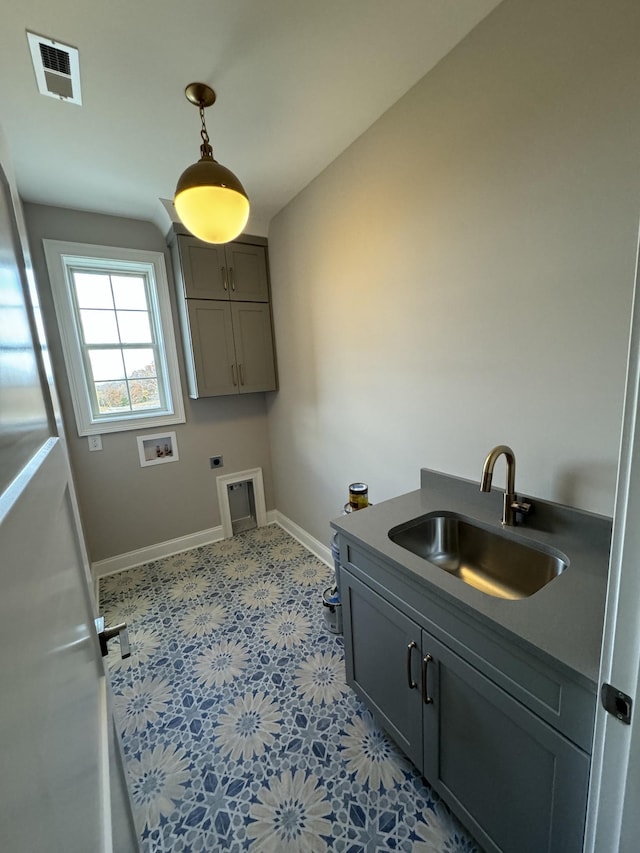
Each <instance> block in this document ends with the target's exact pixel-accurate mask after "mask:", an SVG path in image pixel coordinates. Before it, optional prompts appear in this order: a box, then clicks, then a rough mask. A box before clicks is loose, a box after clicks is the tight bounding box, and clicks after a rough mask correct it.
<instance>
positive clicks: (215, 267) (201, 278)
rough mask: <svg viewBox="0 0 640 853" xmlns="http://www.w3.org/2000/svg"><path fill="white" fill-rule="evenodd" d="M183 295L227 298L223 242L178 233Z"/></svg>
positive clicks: (194, 297)
mask: <svg viewBox="0 0 640 853" xmlns="http://www.w3.org/2000/svg"><path fill="white" fill-rule="evenodd" d="M178 250H179V252H180V263H181V266H182V280H183V282H184V291H185V292H184V296H185V297H187V299H228V298H229V278H228V271H227V264H226V259H225V252H224V246H217V245H213V244H209V243H202V242H201V241H200V240H197V239H196V238H195V237H183V236H180V237H178Z"/></svg>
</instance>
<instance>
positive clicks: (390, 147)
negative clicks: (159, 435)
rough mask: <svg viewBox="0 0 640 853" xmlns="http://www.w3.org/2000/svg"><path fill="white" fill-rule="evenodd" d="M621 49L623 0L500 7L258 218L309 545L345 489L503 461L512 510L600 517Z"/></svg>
mask: <svg viewBox="0 0 640 853" xmlns="http://www.w3.org/2000/svg"><path fill="white" fill-rule="evenodd" d="M638 33H640V3H638V2H637V0H611V2H606V3H605V2H602V0H536V2H531V0H504V2H503V3H502V4H501V5H500V6H499V7H498V8H497V9H496V10H495V11H494V12H493V13H492V14H491V15H490V16H489V17H488V18H486V19H485V20H484V21H483V22H482V23H481V24H480V25H479V26H478V27H477V28H476V29H475V30H474V31H473V32H472V33H471V34H470V35H469V36H468V37H467V38H466V39H465V40H464V41H463V42H462V43H461V44H460V45H459V46H458V47H457V48H455V49H454V50H453V51H452V53H450V54H449V55H448V56H447V57H445V59H444V60H443V61H442V62H441V63H440V64H439V65H438V66H437V67H436V68H435V69H434V70H433V71H432V72H431V73H429V74H428V75H427V76H426V77H425V78H424V79H423V80H422V81H421V82H420V83H419V84H418V85H416V86H415V87H414V88H413V89H412V90H411V91H410V92H409V93H408V94H407V95H406V96H405V97H404V98H402V99H401V100H400V101H399V102H398V103H397V104H395V105H394V106H393V107H392V108H391V109H390V110H389V111H388V112H387V113H386V114H385V115H384V116H382V118H381V119H380V120H379V121H377V122H376V123H375V124H374V125H373V126H372V127H371V128H370V129H369V130H368V131H367V132H366V133H365V134H364V135H363V136H362V137H360V139H358V140H357V141H356V142H355V143H354V144H353V145H352V146H351V147H350V148H349V149H348V150H347V151H346V152H345V153H344V154H343V155H342V156H341V157H339V158H338V159H337V160H336V161H334V163H332V164H331V166H329V167H328V168H327V169H326V170H325V172H324V173H322V174H321V175H320V176H319V177H318V178H317V179H316V180H315V181H314V182H313V183H312V184H310V185H309V186H308V187H307V188H306V189H305V190H304V191H303V192H302V193H301V194H300V195H299V196H298V197H297V198H296V199H294V201H293V202H291V203H290V204H289V205H288V206H287V207H286V208H285V209H284V210H283V211H282V212H281V213H280V214H279V215H278V216H277V217H276V218H275V219H274V220H273V222H272V224H271V228H270V232H269V245H270V258H271V272H272V282H273V298H274V305H275V328H276V338H277V341H278V358H279V374H280V389H281V390H280V392H279V394H277V395H272V396H271V397H270V398H269V403H268V407H269V431H270V438H271V449H272V463H273V469H274V477H275V481H274V482H275V503H276V506H277V508H278V509H279V510H280V511H282V512H283V513H285V515H287V516H289V517H290V518H292V519H293V520H294V521H296V522H297V523H298V524H300V525H301V526H302V527H303V528H305V529H307V530H308V531H309V532H311V533H312V534H313V535H314V536H316V537H317V538H319V539H321V540H323V541H326V540H327V538H328V536H329V529H328V519H329V518H330V517H332V516H334V515H337V514H338V512H339V510H340V508H341V506H342V504H343V503H344V502H345V500H346V497H347V485H348V483H349V482H351V481H353V480H364V481H365V482H368V483H369V484H370V498H371V500H372V501H373V502H379V501H381V500H382V499H385V498H387V497H391V496H393V495H396V494H399V493H402V492H405V491H408V490H410V489H413V488H417V486H418V482H419V480H418V474H419V468H420V466H427V467H432V468H435V469H439V470H441V471H446V472H450V473H453V474H457V475H460V476H464V477H468V478H472V479H475V480H479V477H480V471H481V466H482V462H483V460H484V457H485V455H486V453H487V452H488V450H489V449H490V448H491V447H492V446H493V445H495V444H498V443H503V442H504V443H507V444H510V445H511V446H512V447H513V448H514V449H515V451H516V455H517V459H518V472H517V477H516V487H517V488H518V489H519V490H520V491H521V492H525V493H529V494H530V495H539V496H541V497H545V498H549V499H551V500H558V501H561V502H563V503H568V504H572V505H575V506H578V507H582V508H586V509H590V510H593V511H596V512H601V513H606V514H610V513H611V512H612V510H613V498H614V488H615V477H616V466H617V459H618V446H619V434H620V425H621V415H622V404H623V392H624V380H625V365H626V353H627V342H628V330H629V321H630V309H631V299H632V286H633V279H634V262H635V250H636V237H637V228H638V215H639V213H640V110H639V109H638V104H639V103H640V51H639V50H638V45H637V35H638ZM500 467H501V470H499V471H498V470H496V475H495V477H494V482H495V483H496V485H499V486H502V485H503V483H504V481H503V476H504V474H503V468H502V463H500Z"/></svg>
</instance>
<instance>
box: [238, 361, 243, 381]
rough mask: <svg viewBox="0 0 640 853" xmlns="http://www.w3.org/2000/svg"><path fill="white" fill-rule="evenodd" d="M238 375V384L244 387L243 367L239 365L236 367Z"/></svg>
mask: <svg viewBox="0 0 640 853" xmlns="http://www.w3.org/2000/svg"><path fill="white" fill-rule="evenodd" d="M238 374H239V376H240V384H241V385H244V367H243V366H242V365H241V364H239V365H238Z"/></svg>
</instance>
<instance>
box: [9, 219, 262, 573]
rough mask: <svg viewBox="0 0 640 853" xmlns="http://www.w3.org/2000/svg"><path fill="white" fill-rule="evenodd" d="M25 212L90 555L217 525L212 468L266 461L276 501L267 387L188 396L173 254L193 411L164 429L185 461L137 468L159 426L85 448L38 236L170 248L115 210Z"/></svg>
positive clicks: (187, 402) (256, 464)
mask: <svg viewBox="0 0 640 853" xmlns="http://www.w3.org/2000/svg"><path fill="white" fill-rule="evenodd" d="M25 218H26V222H27V230H28V232H29V241H30V246H31V251H32V260H33V265H34V269H35V273H36V278H37V281H38V285H39V289H40V292H41V298H42V307H43V313H44V317H45V324H46V328H47V334H48V337H49V341H50V344H51V350H52V360H53V363H54V370H55V374H56V380H57V384H58V388H59V391H60V397H61V403H62V409H63V413H64V419H65V423H66V428H67V434H68V442H69V454H70V457H71V464H72V467H73V473H74V478H75V481H76V486H77V490H78V498H79V503H80V508H81V514H82V521H83V525H84V528H85V536H86V539H87V545H88V548H89V553H90V557H91V559H92V560H93V561H96V560H103V559H106V558H107V557H112V556H116V555H119V554H123V553H126V552H127V551H132V550H134V549H137V548H143V547H145V546H148V545H154V544H156V543H159V542H164V541H166V540H168V539H174V538H176V537H179V536H185V535H187V534H189V533H195V532H198V531H200V530H206V529H208V528H210V527H215V526H216V525H218V524H220V511H219V507H218V498H217V492H216V480H215V478H216V474H220V473H222V474H231V473H233V472H235V471H242V470H244V469H246V468H255V467H261V468H262V471H263V477H264V485H265V499H266V504H267V508H268V509H271V508H272V507H273V499H272V494H273V492H272V478H271V465H270V452H269V445H268V435H267V422H266V410H265V400H264V395H262V394H249V395H247V396H245V397H237V398H236V397H218V398H211V399H202V400H190V399H189V398H188V397H187V396H186V382H185V380H184V363H183V359H182V347H181V342H180V332H179V328H178V325H177V315H176V311H175V296H174V294H175V289H174V284H173V277H172V273H171V264H170V260H169V256H168V255H167V257H166V266H167V275H168V278H169V285H170V290H171V292H172V308H173V317H174V329H175V335H176V340H177V345H178V356H179V359H180V372H181V378H182V381H183V390H184V394H185V407H186V417H187V422H186V423H185V424H176V425H175V426H171V427H168V429H171V430H175V432H176V438H177V442H178V449H179V455H180V459H179V461H177V462H172V463H171V464H167V465H157V466H151V467H148V468H141V467H140V465H139V459H138V448H137V442H136V436H137V435H145V434H153V433H154V432H159V431H160V430H158V429H148V430H134V431H131V432H120V433H108V434H106V435H103V436H102V446H103V450H102V451H96V452H91V453H90V452H89V447H88V442H87V439H86V437H85V438H80V437H79V436H78V434H77V431H76V427H75V418H74V415H73V408H72V404H71V398H70V395H69V385H68V381H67V378H66V375H65V372H64V362H63V360H62V351H61V347H60V337H59V334H58V330H57V325H56V322H55V314H54V309H53V302H52V297H51V290H50V285H49V279H48V275H47V268H46V264H45V260H44V253H43V249H42V240H43V239H44V238H48V239H52V240H72V241H77V242H80V243H95V244H101V245H107V246H120V247H124V248H136V249H148V250H152V251H163V250H165V248H166V247H165V241H164V238H163V235H162V234H161V233H160V231H158V229H157V228H156V227H155V226H154V225H151V224H150V223H145V222H140V221H137V220H130V219H122V218H119V217H114V216H102V215H99V214H94V213H86V212H83V211H74V210H65V209H62V208H57V207H48V206H44V205H34V204H26V205H25ZM214 454H223V455H224V469H223V470H222V471H220V470H218V471H212V470H211V469H210V468H209V457H210V456H212V455H214Z"/></svg>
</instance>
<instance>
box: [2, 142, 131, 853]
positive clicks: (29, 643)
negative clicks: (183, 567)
mask: <svg viewBox="0 0 640 853" xmlns="http://www.w3.org/2000/svg"><path fill="white" fill-rule="evenodd" d="M10 181H11V179H10V176H9V175H8V169H7V167H6V156H5V155H4V150H3V146H2V139H1V137H0V755H1V763H2V773H1V774H0V847H1V848H2V850H3V851H6V853H14V851H15V853H27V851H28V853H40V851H60V853H63V851H64V853H100V852H101V851H104V853H111V851H117V853H128V851H135V850H137V849H138V845H137V841H136V839H135V832H134V830H133V822H132V819H131V808H130V801H129V799H128V794H127V789H126V784H125V781H124V773H123V769H122V762H121V756H120V753H119V746H118V741H117V738H116V737H115V735H114V731H113V723H112V717H111V713H110V709H109V702H108V700H109V696H108V687H107V682H106V679H105V672H104V668H103V664H102V657H101V654H100V648H99V643H98V639H97V635H96V630H95V625H94V622H93V619H94V612H93V601H92V595H91V590H90V582H89V580H90V579H89V572H88V564H87V558H86V554H85V552H84V546H83V542H82V537H81V534H80V532H79V530H80V528H79V523H78V520H77V512H76V506H75V497H74V492H73V484H72V481H71V476H70V469H69V462H68V458H67V454H66V448H65V444H64V440H63V438H61V437H60V435H59V434H58V433H59V430H58V427H57V425H56V420H57V419H56V410H55V403H54V401H53V399H52V397H51V395H50V394H49V387H48V383H47V380H46V376H45V373H46V371H45V368H44V362H43V359H42V357H41V353H40V347H39V344H37V345H34V339H35V336H36V334H37V331H36V329H37V314H36V313H35V311H34V306H33V304H32V303H33V300H30V299H29V296H28V294H29V283H28V277H27V275H26V270H25V257H26V253H25V252H24V251H23V249H24V247H25V246H26V242H25V241H24V233H23V226H22V214H21V211H20V208H19V202H18V200H17V195H16V193H15V190H14V189H13V188H12V184H11V182H10Z"/></svg>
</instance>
